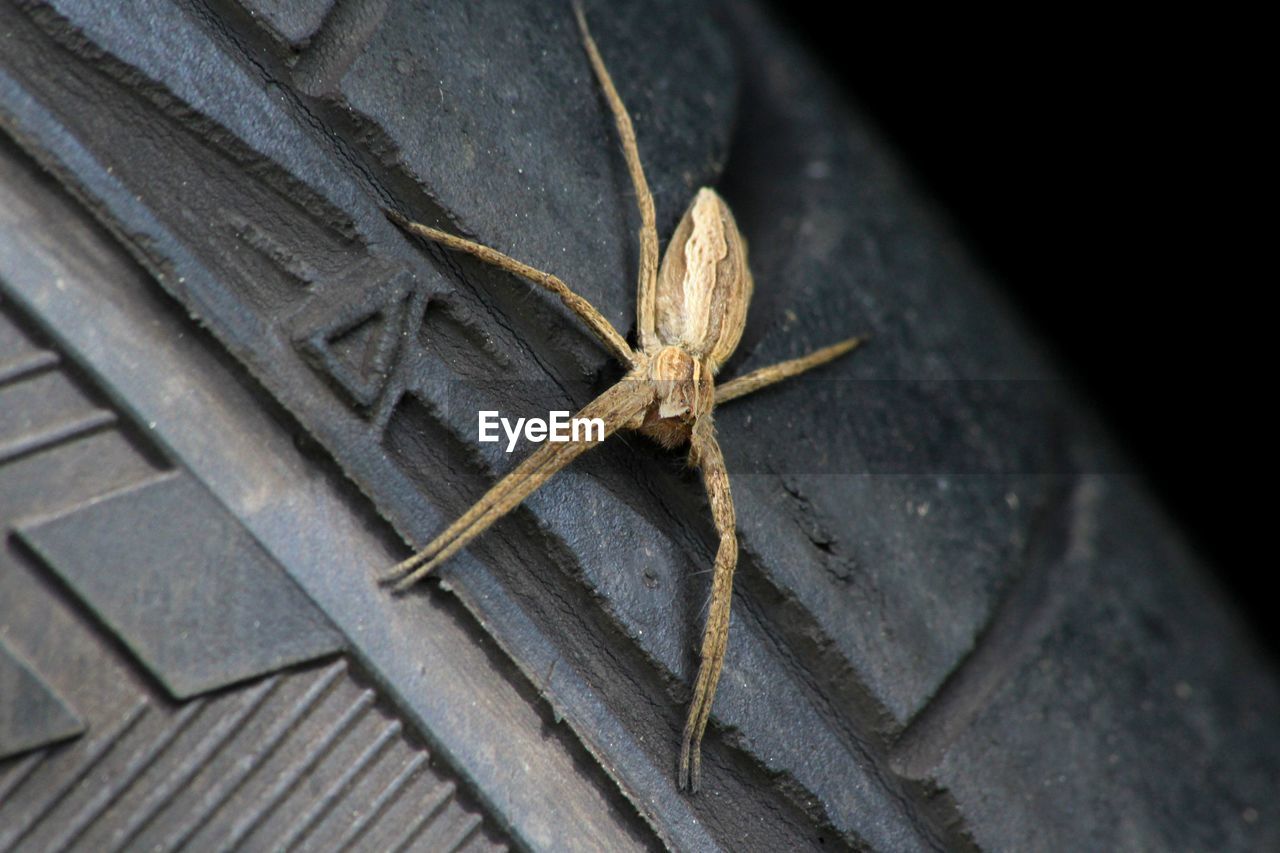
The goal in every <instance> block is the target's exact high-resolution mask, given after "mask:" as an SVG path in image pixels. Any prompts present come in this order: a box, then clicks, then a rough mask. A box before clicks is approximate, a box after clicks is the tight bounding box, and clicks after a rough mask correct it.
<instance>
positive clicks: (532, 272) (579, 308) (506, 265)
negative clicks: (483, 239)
mask: <svg viewBox="0 0 1280 853" xmlns="http://www.w3.org/2000/svg"><path fill="white" fill-rule="evenodd" d="M383 212H384V213H386V215H387V218H388V219H390V220H391V221H392V222H394V223H395V224H396V225H398V226H400V227H401V228H403V229H404V230H405V231H408V232H409V233H410V234H414V235H417V236H418V237H423V238H425V239H427V240H431V241H432V242H435V243H439V244H440V245H442V246H447V247H448V248H450V249H456V250H458V251H459V252H466V253H467V254H468V255H471V256H472V257H475V258H479V259H480V260H482V261H484V262H485V263H487V264H490V265H492V266H495V267H497V268H498V269H500V270H503V271H505V272H509V273H512V274H513V275H518V276H520V277H521V278H523V279H527V280H528V281H531V282H533V283H534V284H536V285H538V286H540V287H543V288H545V289H547V290H549V291H551V292H552V293H554V294H555V295H556V296H559V297H560V301H561V302H562V303H564V306H565V307H566V308H568V309H569V310H570V311H572V312H573V313H574V314H576V315H578V318H579V319H581V320H582V322H584V323H586V324H587V328H588V329H590V330H591V331H592V332H593V333H594V334H595V336H596V337H597V338H599V340H600V343H602V344H604V346H605V349H607V350H609V352H611V353H613V356H614V358H616V359H618V361H620V362H622V363H623V364H625V365H627V366H628V367H634V366H635V365H636V364H637V363H639V358H638V356H637V355H636V353H635V351H634V350H632V349H631V346H630V345H629V344H628V343H627V341H626V339H625V338H623V337H622V335H620V334H619V333H618V330H617V329H615V328H614V327H613V324H612V323H610V322H609V321H608V320H606V319H605V316H604V315H603V314H601V313H600V312H599V311H597V310H596V307H595V306H594V305H592V304H591V303H590V302H588V301H587V300H586V299H583V298H582V297H581V296H579V295H578V294H576V293H574V292H573V291H572V290H570V289H569V285H567V284H565V283H564V282H563V281H561V280H560V279H559V278H558V277H556V276H554V275H552V274H551V273H549V272H543V271H542V270H540V269H536V268H534V267H531V266H529V265H528V264H526V263H522V262H520V261H517V260H516V259H515V258H512V257H510V256H508V255H504V254H502V253H501V252H499V251H498V250H497V249H491V248H489V247H488V246H486V245H484V244H482V243H477V242H475V241H474V240H468V239H466V238H464V237H458V236H457V235H455V234H450V233H449V232H448V231H441V230H440V229H439V228H432V227H431V226H430V225H423V224H422V223H421V222H410V221H409V220H408V219H405V218H404V217H403V216H401V215H400V214H398V213H396V212H395V211H394V210H387V211H383Z"/></svg>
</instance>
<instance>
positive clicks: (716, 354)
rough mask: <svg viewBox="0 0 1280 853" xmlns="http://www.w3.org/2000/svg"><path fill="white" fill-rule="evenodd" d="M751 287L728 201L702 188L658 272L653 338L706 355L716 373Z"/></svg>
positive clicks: (732, 343)
mask: <svg viewBox="0 0 1280 853" xmlns="http://www.w3.org/2000/svg"><path fill="white" fill-rule="evenodd" d="M751 291H752V281H751V271H750V269H748V267H747V244H746V241H745V240H744V239H743V237H742V233H741V232H740V231H738V224H737V222H735V221H734V218H733V213H732V212H730V210H729V205H727V204H725V201H724V199H722V198H721V197H720V196H719V195H718V194H717V193H716V191H715V190H713V189H710V188H707V187H703V188H702V189H701V190H699V191H698V194H697V196H695V197H694V199H693V203H692V204H690V205H689V209H688V210H686V211H685V214H684V216H683V218H681V220H680V224H679V225H677V226H676V231H675V234H673V235H672V237H671V242H670V244H668V246H667V251H666V254H665V255H663V258H662V266H661V268H660V269H659V271H658V287H657V294H656V300H655V303H656V304H655V312H656V318H657V333H658V339H659V340H661V341H662V343H664V344H666V345H668V346H675V347H680V348H681V349H684V350H687V351H688V352H689V353H690V354H691V355H693V356H694V357H696V358H699V359H701V358H705V359H706V360H707V363H708V367H709V369H710V371H711V372H712V373H715V372H716V371H718V370H719V369H720V365H722V364H723V363H724V362H725V359H727V358H728V357H729V356H730V355H731V354H732V353H733V351H734V349H736V348H737V346H738V341H739V340H740V339H741V338H742V328H743V326H744V325H746V322H747V304H748V303H749V302H750V301H751Z"/></svg>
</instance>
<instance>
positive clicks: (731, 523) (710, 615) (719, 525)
mask: <svg viewBox="0 0 1280 853" xmlns="http://www.w3.org/2000/svg"><path fill="white" fill-rule="evenodd" d="M704 423H705V427H704V426H703V424H704ZM692 442H693V447H692V449H691V451H690V458H691V460H692V461H693V463H694V464H695V465H697V466H698V468H699V469H700V470H701V471H702V482H703V485H704V487H705V488H706V490H707V500H708V501H709V502H710V504H711V515H712V518H713V519H714V520H715V525H716V532H718V533H719V534H720V547H719V548H717V549H716V562H715V574H714V575H713V577H712V579H711V606H710V608H709V609H708V611H707V625H706V628H705V629H704V631H703V635H702V653H701V658H702V661H701V663H700V664H699V665H698V677H697V680H696V681H695V682H694V687H693V700H692V701H691V702H690V703H689V716H688V717H687V718H686V720H685V724H684V740H683V741H682V742H681V745H680V787H681V788H688V789H689V790H690V791H693V792H696V791H697V790H698V786H699V785H700V783H701V781H702V735H703V733H704V732H705V731H706V730H707V720H708V719H709V718H710V716H711V703H712V701H713V700H714V699H715V695H716V685H717V684H718V683H719V681H720V669H721V667H722V666H723V665H724V654H725V649H726V648H728V645H729V604H730V602H731V601H732V600H733V572H734V569H735V568H737V565H738V536H737V530H736V528H735V519H734V510H733V495H732V494H731V493H730V491H729V472H728V471H727V470H726V469H725V465H724V456H723V455H722V454H721V453H720V445H719V444H718V443H717V442H716V438H715V433H714V428H713V427H712V426H711V419H710V418H709V417H703V418H702V419H701V420H699V421H698V423H697V424H696V425H695V427H694V431H693V438H692Z"/></svg>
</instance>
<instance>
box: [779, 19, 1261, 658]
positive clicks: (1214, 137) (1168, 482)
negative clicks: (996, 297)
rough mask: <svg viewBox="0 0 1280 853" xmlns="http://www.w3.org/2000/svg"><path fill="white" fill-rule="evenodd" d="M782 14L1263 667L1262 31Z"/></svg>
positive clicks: (1181, 23)
mask: <svg viewBox="0 0 1280 853" xmlns="http://www.w3.org/2000/svg"><path fill="white" fill-rule="evenodd" d="M834 6H835V4H816V3H808V4H806V3H794V2H793V3H775V4H774V13H775V14H776V15H777V16H778V17H779V19H780V20H781V21H782V22H783V23H784V25H786V26H787V27H788V29H790V30H791V31H792V33H793V34H794V35H795V36H796V37H798V38H799V39H801V40H802V41H804V42H805V43H806V44H808V46H809V47H810V48H811V50H812V51H813V53H814V55H815V56H816V58H817V59H818V61H819V62H820V63H821V64H822V65H823V66H825V67H826V69H827V70H828V71H829V72H831V73H833V74H835V75H836V76H837V77H838V78H839V79H840V80H841V81H842V82H843V84H844V86H845V89H846V91H847V92H848V93H849V96H850V97H851V98H852V100H853V101H854V102H855V103H856V104H857V105H858V107H859V108H861V109H862V110H863V111H864V112H866V113H868V114H870V116H871V117H872V118H873V119H874V120H875V122H876V123H877V124H878V125H879V127H880V130H881V131H882V133H883V134H884V135H885V136H886V137H887V138H888V140H889V141H890V142H891V143H892V144H893V145H894V146H895V147H896V149H897V150H898V151H899V153H900V156H901V158H902V160H903V161H904V162H905V163H906V164H908V166H909V167H910V168H911V169H912V170H913V171H914V175H915V178H916V179H917V183H918V185H919V186H921V187H922V188H923V189H924V190H925V191H926V192H928V193H930V194H931V195H932V196H933V197H934V198H935V200H936V201H937V202H938V203H939V204H940V205H941V207H942V208H943V209H944V210H945V211H946V212H947V213H948V214H949V215H950V217H951V218H952V220H953V221H954V223H955V224H956V226H957V227H958V228H960V230H961V232H962V233H963V234H964V235H965V236H966V237H967V239H968V241H969V243H970V245H971V246H972V247H973V248H974V250H975V251H976V252H977V255H978V257H979V259H980V260H981V262H982V263H983V264H984V265H985V266H986V267H987V268H988V269H990V270H991V272H992V273H993V274H994V275H995V277H996V278H997V280H998V281H1000V282H1001V283H1002V284H1003V285H1004V286H1005V287H1006V288H1007V289H1008V291H1009V293H1010V294H1011V296H1012V297H1013V299H1014V301H1015V302H1016V304H1017V305H1018V306H1019V307H1020V308H1021V310H1022V311H1023V313H1024V315H1025V316H1026V318H1027V320H1028V322H1029V324H1030V325H1031V326H1032V327H1033V328H1034V329H1035V330H1036V331H1037V332H1038V333H1040V334H1041V335H1042V336H1043V337H1044V338H1045V339H1047V340H1048V342H1049V344H1050V346H1051V347H1052V348H1053V350H1055V351H1056V354H1057V356H1058V361H1059V363H1060V364H1062V365H1064V366H1065V367H1066V368H1067V369H1068V370H1069V371H1071V372H1072V373H1074V376H1075V378H1076V380H1077V382H1078V384H1079V385H1080V386H1081V387H1082V389H1083V390H1084V392H1085V393H1086V394H1087V395H1089V396H1090V397H1091V398H1092V399H1093V400H1094V401H1096V404H1097V406H1098V408H1099V410H1100V411H1101V412H1102V413H1103V415H1104V417H1105V420H1106V421H1107V423H1108V425H1109V426H1110V427H1111V429H1112V431H1113V432H1114V433H1115V434H1116V435H1117V436H1118V438H1119V439H1120V441H1121V442H1122V443H1123V445H1124V446H1125V447H1126V449H1127V450H1128V452H1129V453H1130V455H1131V457H1132V458H1134V459H1135V460H1136V462H1137V464H1138V466H1139V470H1140V471H1141V472H1142V473H1143V474H1144V475H1145V476H1146V477H1147V479H1148V481H1149V482H1150V484H1151V486H1152V487H1153V489H1154V490H1155V491H1156V492H1157V493H1158V494H1159V496H1160V497H1161V499H1162V500H1163V502H1164V504H1165V506H1166V507H1167V509H1168V510H1169V511H1170V512H1171V513H1172V514H1173V516H1174V517H1175V519H1176V520H1177V521H1178V522H1179V524H1180V526H1181V527H1182V528H1183V529H1184V530H1185V531H1186V532H1187V535H1188V537H1189V538H1190V540H1191V542H1192V544H1193V546H1194V547H1196V548H1197V549H1198V550H1199V551H1200V552H1201V553H1202V554H1203V555H1204V556H1205V557H1206V558H1207V559H1208V560H1209V561H1210V562H1211V564H1212V565H1213V566H1214V567H1215V569H1216V571H1217V572H1218V575H1219V577H1220V578H1221V580H1222V581H1223V583H1224V584H1225V586H1226V587H1227V588H1228V589H1229V591H1230V592H1231V593H1232V594H1233V596H1234V597H1235V598H1236V600H1237V601H1238V602H1239V604H1240V605H1241V606H1242V607H1243V608H1244V609H1245V610H1246V612H1247V613H1248V614H1249V616H1250V617H1251V619H1252V621H1253V622H1254V625H1255V627H1256V629H1257V632H1258V634H1259V635H1260V636H1261V637H1262V638H1263V639H1264V641H1265V642H1266V643H1267V645H1268V646H1269V648H1270V650H1271V652H1272V654H1273V655H1275V654H1276V652H1277V649H1278V647H1280V642H1278V640H1280V636H1278V632H1277V630H1276V627H1275V620H1274V618H1273V617H1272V616H1271V613H1270V611H1271V609H1272V602H1273V601H1274V600H1275V599H1274V588H1273V585H1272V577H1273V575H1274V571H1273V566H1274V565H1275V563H1276V559H1275V557H1274V556H1273V555H1272V552H1271V547H1270V537H1269V535H1268V534H1269V532H1270V530H1271V528H1273V527H1275V526H1276V525H1277V521H1276V519H1275V515H1274V507H1275V504H1276V501H1275V499H1274V498H1273V497H1272V496H1271V494H1270V493H1271V491H1272V489H1271V483H1270V478H1271V475H1270V472H1271V469H1272V467H1273V457H1274V456H1275V454H1276V450H1275V445H1276V431H1275V429H1274V428H1273V427H1272V425H1271V424H1272V423H1273V422H1274V416H1273V415H1272V414H1271V413H1270V412H1269V409H1270V408H1271V407H1270V405H1268V404H1269V403H1270V399H1271V398H1272V397H1273V396H1274V387H1275V382H1274V379H1273V378H1272V375H1271V364H1272V363H1274V361H1275V356H1274V355H1273V354H1272V352H1271V351H1270V350H1271V344H1272V341H1273V339H1274V338H1275V337H1276V332H1275V329H1276V328H1277V324H1278V323H1280V319H1277V317H1276V316H1275V315H1276V312H1275V309H1274V308H1273V307H1271V305H1270V304H1269V303H1270V302H1271V301H1273V300H1272V298H1271V292H1272V291H1273V290H1274V289H1275V288H1274V286H1273V282H1274V281H1275V279H1276V274H1275V272H1274V271H1272V270H1271V269H1270V267H1269V265H1267V264H1265V262H1264V261H1263V260H1262V259H1261V257H1260V252H1261V251H1265V250H1266V247H1267V246H1269V245H1271V244H1272V243H1273V241H1274V237H1273V236H1272V233H1271V232H1272V229H1273V228H1274V223H1275V220H1276V218H1277V217H1276V215H1275V211H1274V202H1273V200H1272V198H1271V197H1270V192H1269V187H1264V179H1263V174H1264V167H1265V164H1266V162H1267V161H1269V159H1270V157H1269V155H1266V154H1263V155H1262V156H1259V151H1260V150H1261V147H1260V146H1261V143H1260V132H1259V130H1260V127H1261V124H1262V121H1263V120H1264V119H1265V117H1266V115H1268V114H1270V113H1274V112H1275V95H1274V90H1273V91H1272V92H1271V93H1270V94H1267V93H1265V92H1263V91H1262V89H1263V87H1264V86H1265V83H1264V82H1263V81H1264V80H1265V79H1266V78H1265V77H1264V76H1263V73H1264V69H1263V68H1262V65H1263V57H1264V56H1265V54H1264V53H1262V50H1263V46H1261V45H1255V44H1254V39H1255V36H1256V37H1258V38H1260V37H1261V33H1262V32H1264V30H1263V25H1262V23H1261V22H1260V21H1258V20H1250V19H1249V18H1248V17H1243V16H1241V17H1231V16H1230V13H1227V12H1223V13H1218V14H1216V15H1215V16H1212V17H1210V16H1202V17H1195V18H1193V17H1183V18H1177V17H1172V16H1171V14H1170V13H1169V12H1168V11H1167V10H1165V11H1163V12H1161V13H1160V16H1159V17H1157V16H1154V15H1147V14H1143V13H1140V12H1139V11H1137V10H1136V9H1130V10H1123V9H1121V10H1119V11H1117V9H1116V7H1114V6H1113V7H1110V8H1108V9H1102V8H1098V9H1089V8H1087V7H1079V6H1075V7H1071V8H1070V9H1065V10H1061V11H1060V12H1059V13H1058V16H1057V17H1053V16H1051V15H1050V14H1046V13H1041V12H1037V13H1035V15H1033V16H1031V17H1027V16H1022V17H1009V16H1008V15H1004V14H997V13H995V12H990V13H977V14H975V13H974V12H973V11H972V10H968V9H966V10H964V11H962V12H944V13H942V17H939V11H938V10H937V9H936V8H934V7H929V8H923V7H912V6H902V5H898V6H895V7H894V11H891V12H885V11H884V10H883V9H881V10H876V11H868V10H866V9H864V8H861V7H860V6H857V5H851V6H848V7H843V8H844V9H846V10H847V11H844V12H843V13H842V14H841V15H839V16H838V17H833V12H832V7H834Z"/></svg>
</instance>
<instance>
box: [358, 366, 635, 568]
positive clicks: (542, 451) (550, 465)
mask: <svg viewBox="0 0 1280 853" xmlns="http://www.w3.org/2000/svg"><path fill="white" fill-rule="evenodd" d="M652 400H653V390H652V387H651V386H650V385H649V383H648V382H646V381H638V380H633V379H623V380H622V381H621V382H619V383H618V384H617V385H614V386H613V387H612V388H610V389H609V390H608V391H605V392H604V393H603V394H601V395H600V396H599V397H597V398H596V399H595V400H593V401H591V402H590V403H588V404H587V405H586V406H585V407H583V409H582V411H580V412H578V414H577V415H576V416H575V417H579V418H600V419H601V420H602V421H604V437H605V438H608V437H609V435H611V434H612V433H613V432H614V431H616V430H617V429H618V428H619V427H621V426H622V425H623V424H625V423H626V422H627V421H628V420H630V419H631V418H632V416H634V415H635V414H636V412H639V411H641V410H642V409H644V408H645V407H646V406H648V405H649V404H650V402H652ZM602 440H603V439H600V440H589V439H585V440H579V441H568V442H554V443H553V442H550V441H548V442H546V443H545V444H543V445H542V446H541V447H539V448H538V449H537V450H535V451H534V452H533V453H532V454H531V455H530V456H529V458H528V459H525V460H524V461H523V462H521V463H520V464H519V465H517V466H516V467H515V469H514V470H512V471H511V472H510V473H509V474H507V476H505V477H503V478H502V479H501V480H499V481H498V482H497V483H496V484H495V485H494V486H493V488H491V489H489V491H488V492H486V493H485V495H484V496H483V497H482V498H480V500H478V501H476V503H475V504H474V505H473V506H472V507H471V508H470V509H469V510H467V511H466V512H465V513H463V515H462V517H461V518H459V519H458V520H457V521H455V522H454V523H453V524H451V525H449V527H448V528H447V529H446V530H445V531H444V532H443V533H441V534H440V535H439V536H437V537H436V538H435V539H434V540H432V541H431V543H430V544H428V545H427V546H426V547H425V548H423V549H422V550H421V551H419V552H418V553H417V554H415V555H413V556H412V557H410V558H409V559H407V560H405V561H404V562H402V563H400V564H399V565H398V566H396V567H395V568H394V569H392V570H391V572H390V573H388V574H387V576H386V577H384V578H383V579H382V580H383V582H384V583H392V582H394V583H395V590H396V591H397V592H400V591H403V590H405V589H408V588H409V587H410V586H412V585H413V584H415V583H417V582H418V581H419V580H421V579H422V578H423V577H425V576H426V575H427V574H428V573H429V572H430V571H431V570H432V569H434V568H435V567H436V566H438V565H440V564H441V563H443V562H444V561H445V560H448V559H449V558H450V557H452V556H453V555H454V554H456V553H458V551H460V550H462V548H464V547H465V546H466V545H467V544H468V543H469V542H471V540H473V539H475V538H476V537H477V536H479V535H480V534H481V533H483V532H484V531H485V530H487V529H488V528H489V526H490V525H492V524H493V523H494V522H495V521H497V520H498V519H500V518H502V516H504V515H506V514H507V513H509V512H510V511H511V510H513V509H515V508H516V507H517V506H519V505H520V503H521V502H522V501H523V500H524V499H525V498H527V497H529V495H531V494H533V493H534V491H536V490H537V489H538V487H540V486H541V485H542V484H543V483H545V482H546V481H547V480H549V479H551V477H552V475H554V474H555V473H556V472H557V471H559V470H560V469H561V468H563V467H565V466H566V465H568V464H569V463H570V462H572V461H573V460H574V459H577V458H578V457H579V456H581V455H582V454H583V453H586V452H587V451H588V450H590V449H591V448H592V447H594V446H595V445H597V444H599V443H600V441H602Z"/></svg>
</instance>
